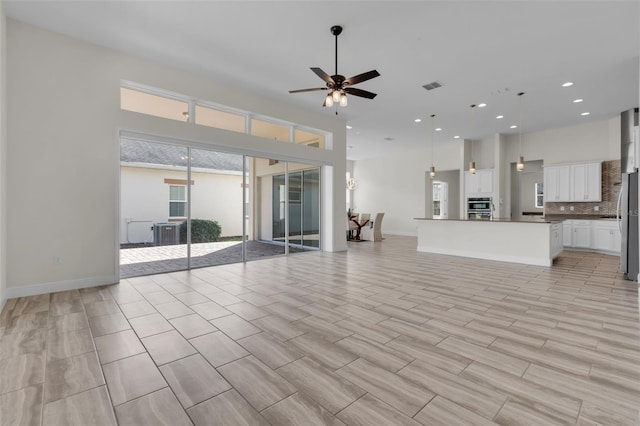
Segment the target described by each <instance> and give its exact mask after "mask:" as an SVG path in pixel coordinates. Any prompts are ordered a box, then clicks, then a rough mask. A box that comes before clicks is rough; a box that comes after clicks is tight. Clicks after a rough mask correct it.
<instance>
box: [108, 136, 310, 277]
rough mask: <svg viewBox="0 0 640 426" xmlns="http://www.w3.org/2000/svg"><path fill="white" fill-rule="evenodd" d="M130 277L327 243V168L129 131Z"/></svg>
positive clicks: (126, 217) (125, 172)
mask: <svg viewBox="0 0 640 426" xmlns="http://www.w3.org/2000/svg"><path fill="white" fill-rule="evenodd" d="M120 160H121V161H120V171H121V172H120V177H121V190H120V194H121V199H120V207H121V214H120V223H121V238H120V242H121V247H120V259H121V261H120V271H121V273H120V275H121V277H123V278H126V277H131V276H137V275H146V274H154V273H161V272H170V271H177V270H184V269H189V268H192V267H203V266H212V265H219V264H225V263H234V262H242V261H246V260H255V259H260V258H265V257H268V256H276V255H283V254H287V253H288V252H296V251H301V250H307V249H318V248H319V247H320V244H319V241H320V168H318V167H314V166H310V165H305V164H296V163H287V162H285V161H278V160H274V159H268V158H260V157H251V156H246V155H240V154H230V153H224V152H219V151H214V150H206V149H201V148H190V147H186V146H179V145H170V144H163V143H156V142H148V141H141V140H132V139H122V140H121V158H120Z"/></svg>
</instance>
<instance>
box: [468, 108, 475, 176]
mask: <svg viewBox="0 0 640 426" xmlns="http://www.w3.org/2000/svg"><path fill="white" fill-rule="evenodd" d="M470 107H471V162H470V163H469V173H471V174H472V175H475V174H476V162H475V161H474V160H473V124H474V121H475V120H474V119H475V111H476V110H475V107H476V104H471V105H470Z"/></svg>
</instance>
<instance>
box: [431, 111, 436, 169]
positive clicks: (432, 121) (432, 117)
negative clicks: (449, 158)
mask: <svg viewBox="0 0 640 426" xmlns="http://www.w3.org/2000/svg"><path fill="white" fill-rule="evenodd" d="M435 118H436V115H435V114H431V167H433V139H434V132H433V128H434V120H435Z"/></svg>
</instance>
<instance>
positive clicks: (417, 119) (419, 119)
mask: <svg viewBox="0 0 640 426" xmlns="http://www.w3.org/2000/svg"><path fill="white" fill-rule="evenodd" d="M413 121H415V122H416V123H419V122H421V121H422V118H416V119H415V120H413Z"/></svg>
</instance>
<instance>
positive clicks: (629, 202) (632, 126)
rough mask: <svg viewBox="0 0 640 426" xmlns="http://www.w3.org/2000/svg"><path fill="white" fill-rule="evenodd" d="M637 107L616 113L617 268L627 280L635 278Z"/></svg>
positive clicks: (639, 161)
mask: <svg viewBox="0 0 640 426" xmlns="http://www.w3.org/2000/svg"><path fill="white" fill-rule="evenodd" d="M638 115H639V114H638V108H634V109H630V110H627V111H623V112H622V113H621V114H620V145H621V146H620V168H621V171H622V179H621V184H622V188H621V191H620V196H619V198H618V212H617V213H618V214H617V216H618V224H619V226H620V234H621V240H622V247H621V251H620V270H621V271H622V272H623V273H624V277H625V278H626V279H628V280H633V281H637V280H638V269H639V267H638V263H640V260H639V258H640V254H639V253H638V235H639V234H638V166H640V131H639V129H638Z"/></svg>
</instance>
